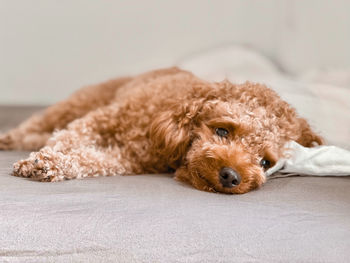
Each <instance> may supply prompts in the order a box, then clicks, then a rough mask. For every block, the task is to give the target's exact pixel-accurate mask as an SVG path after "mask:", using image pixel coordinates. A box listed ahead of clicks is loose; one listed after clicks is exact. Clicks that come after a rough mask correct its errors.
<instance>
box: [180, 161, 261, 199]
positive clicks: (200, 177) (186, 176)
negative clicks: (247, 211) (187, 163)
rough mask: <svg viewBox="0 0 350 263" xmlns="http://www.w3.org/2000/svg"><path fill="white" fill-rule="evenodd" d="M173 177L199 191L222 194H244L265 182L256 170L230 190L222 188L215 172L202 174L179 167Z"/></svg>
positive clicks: (244, 176)
mask: <svg viewBox="0 0 350 263" xmlns="http://www.w3.org/2000/svg"><path fill="white" fill-rule="evenodd" d="M175 175H176V177H175V179H177V180H179V181H182V182H186V183H189V184H191V185H192V186H194V187H195V188H197V189H199V190H202V191H207V192H213V193H224V194H244V193H247V192H250V191H252V190H254V189H257V188H259V187H260V186H261V185H262V184H263V183H264V182H265V176H264V174H262V173H261V171H260V169H256V172H255V173H254V174H250V175H243V176H242V181H241V183H240V184H239V185H237V186H235V187H232V188H228V187H223V186H222V184H221V183H220V182H219V178H218V175H216V173H215V172H214V173H203V172H201V171H200V170H199V169H198V170H192V169H191V170H188V169H187V168H185V167H181V168H179V169H178V170H177V171H176V173H175Z"/></svg>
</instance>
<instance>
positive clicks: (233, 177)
mask: <svg viewBox="0 0 350 263" xmlns="http://www.w3.org/2000/svg"><path fill="white" fill-rule="evenodd" d="M219 175H220V183H221V184H222V186H223V187H228V188H232V187H234V186H237V185H239V184H240V183H241V176H240V175H239V174H238V173H237V172H236V171H235V170H233V169H232V168H230V167H223V168H221V170H220V173H219Z"/></svg>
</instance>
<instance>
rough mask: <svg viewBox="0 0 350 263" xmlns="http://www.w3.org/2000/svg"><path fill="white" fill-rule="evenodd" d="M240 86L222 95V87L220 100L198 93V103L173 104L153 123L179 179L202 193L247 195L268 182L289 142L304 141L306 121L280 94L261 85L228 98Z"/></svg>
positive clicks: (163, 152) (157, 145)
mask: <svg viewBox="0 0 350 263" xmlns="http://www.w3.org/2000/svg"><path fill="white" fill-rule="evenodd" d="M245 85H248V84H245ZM234 88H237V87H235V86H233V85H231V86H229V87H227V85H226V86H225V87H222V90H221V93H220V87H217V89H216V91H217V92H218V94H216V95H215V96H214V95H213V94H210V91H203V90H197V92H196V94H197V95H193V99H191V98H187V99H184V100H183V101H182V102H181V103H179V102H174V103H173V104H171V103H169V105H168V110H166V111H164V112H162V113H160V114H159V116H158V117H157V118H156V119H155V120H154V121H153V123H152V125H151V138H153V143H154V146H155V148H156V149H157V151H158V152H159V154H161V155H162V156H163V157H164V158H165V159H166V160H167V163H168V164H169V165H170V166H172V167H173V168H175V169H176V172H175V175H176V179H178V180H181V181H184V182H187V183H190V184H192V185H193V186H194V187H196V188H198V189H200V190H205V191H212V192H222V193H246V192H248V191H250V190H252V189H255V188H257V187H259V186H261V185H262V184H263V183H264V182H265V171H266V170H267V169H268V168H270V167H272V166H273V165H274V164H275V163H276V162H277V160H278V159H279V158H280V157H281V156H282V155H283V149H282V146H283V145H284V143H285V142H286V141H287V140H296V141H298V139H300V138H301V137H303V135H302V133H301V130H302V129H301V128H302V127H301V124H300V123H302V122H300V121H299V120H302V119H299V118H297V117H296V114H295V111H294V110H293V109H292V108H290V107H289V105H288V104H287V103H285V102H283V101H282V100H281V99H280V98H279V97H278V96H277V94H275V93H274V92H272V91H270V90H269V89H267V88H266V87H264V86H260V85H259V86H256V87H254V88H253V89H249V87H248V88H247V90H248V91H246V90H245V91H244V92H242V94H241V95H240V97H239V98H237V97H234V96H229V95H227V94H231V95H232V94H233V95H234V93H235V92H234V90H232V89H234ZM230 90H232V91H230ZM256 90H258V92H257V93H256ZM236 91H237V90H236ZM263 91H265V93H267V95H266V94H265V95H264V94H261V95H259V96H260V97H261V96H263V97H264V96H267V97H266V98H265V97H264V99H261V98H260V97H259V96H258V95H257V94H259V93H260V92H263ZM201 93H202V94H201ZM203 93H204V94H203ZM200 94H201V95H200ZM222 94H226V95H225V96H221V95H222ZM249 94H251V96H250V95H249ZM248 95H249V96H248ZM220 96H221V97H220ZM242 96H243V97H242ZM259 98H260V99H259ZM269 100H270V103H269V104H266V103H267V102H268V101H269ZM276 101H277V102H276ZM305 125H307V124H305ZM305 136H306V135H305Z"/></svg>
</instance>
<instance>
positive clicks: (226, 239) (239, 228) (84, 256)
mask: <svg viewBox="0 0 350 263" xmlns="http://www.w3.org/2000/svg"><path fill="white" fill-rule="evenodd" d="M34 110H37V108H35V107H20V108H14V107H0V128H1V130H6V129H8V128H10V127H11V126H13V125H15V124H16V123H18V122H19V121H20V120H21V119H23V118H24V117H26V116H28V115H29V114H31V112H33V111H34ZM27 155H28V153H27V152H0V262H349V260H350V177H342V178H334V177H332V178H330V177H325V178H317V177H289V178H276V179H271V180H270V181H268V182H267V183H266V184H265V185H264V186H263V187H262V188H261V189H259V190H257V191H253V192H250V193H248V194H245V195H231V196H229V195H223V194H213V193H206V192H201V191H198V190H195V189H193V188H192V187H190V186H187V185H184V184H181V183H179V182H176V181H174V180H173V179H172V177H171V176H170V175H138V176H116V177H105V178H102V177H101V178H91V179H84V180H72V181H65V182H60V183H39V182H34V181H30V180H27V179H23V178H17V177H13V176H11V175H10V173H11V166H12V163H13V162H14V161H16V160H18V159H21V158H25V157H26V156H27Z"/></svg>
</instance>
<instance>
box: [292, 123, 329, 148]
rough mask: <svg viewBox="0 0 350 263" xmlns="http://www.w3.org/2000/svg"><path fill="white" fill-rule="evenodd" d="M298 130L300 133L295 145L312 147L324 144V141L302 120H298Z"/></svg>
mask: <svg viewBox="0 0 350 263" xmlns="http://www.w3.org/2000/svg"><path fill="white" fill-rule="evenodd" d="M299 130H300V132H301V134H300V137H299V138H298V140H297V143H299V144H301V145H303V146H305V147H313V146H317V145H322V144H324V140H323V139H322V137H321V136H319V135H318V134H316V133H315V132H314V131H313V130H312V129H311V127H310V125H309V124H308V123H307V121H306V120H305V119H303V118H299Z"/></svg>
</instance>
